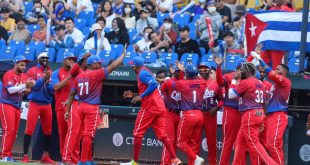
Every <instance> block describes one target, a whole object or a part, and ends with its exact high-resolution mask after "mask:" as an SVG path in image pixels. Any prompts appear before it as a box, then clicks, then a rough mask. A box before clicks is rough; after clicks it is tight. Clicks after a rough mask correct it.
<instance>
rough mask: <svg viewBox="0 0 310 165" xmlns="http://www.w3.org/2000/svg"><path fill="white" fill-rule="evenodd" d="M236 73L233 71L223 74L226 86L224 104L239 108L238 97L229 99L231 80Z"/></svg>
mask: <svg viewBox="0 0 310 165" xmlns="http://www.w3.org/2000/svg"><path fill="white" fill-rule="evenodd" d="M234 74H235V72H231V73H227V74H225V75H224V76H223V79H224V87H225V97H224V105H225V106H228V107H232V108H234V109H238V108H239V101H238V98H234V99H229V97H228V91H229V86H230V84H231V81H232V79H233V76H234Z"/></svg>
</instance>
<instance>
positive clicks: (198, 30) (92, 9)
mask: <svg viewBox="0 0 310 165" xmlns="http://www.w3.org/2000/svg"><path fill="white" fill-rule="evenodd" d="M224 2H225V0H199V1H195V5H193V6H192V7H191V8H189V9H188V10H186V11H185V12H182V13H181V12H180V11H181V10H182V8H184V7H185V6H186V5H187V4H189V3H190V1H188V0H137V1H133V0H132V1H131V0H92V1H91V0H41V1H40V0H34V1H23V0H2V1H1V2H0V7H1V22H0V39H1V41H0V49H1V51H0V52H1V53H2V54H0V59H1V60H7V59H12V57H14V56H16V55H19V54H23V55H25V56H26V57H27V59H29V60H35V59H36V58H35V57H36V55H38V54H39V53H40V52H43V51H46V52H49V53H50V57H51V58H50V61H51V62H60V61H62V60H60V59H62V56H63V53H64V52H66V51H72V52H74V54H75V55H76V56H79V55H81V54H82V53H85V52H87V51H91V52H94V53H98V55H100V57H101V58H104V59H103V60H108V61H109V60H113V59H115V58H116V57H117V56H118V55H119V52H122V49H124V46H125V45H127V48H125V49H127V50H128V51H127V52H128V53H127V55H126V58H127V60H126V59H125V61H130V59H133V57H134V56H136V55H142V56H143V57H144V58H147V59H148V60H146V62H147V63H150V65H151V66H154V67H156V66H163V65H170V64H171V63H172V62H174V60H176V59H178V60H181V61H182V62H184V63H185V64H186V63H187V62H188V61H191V62H192V63H193V64H198V62H199V61H201V60H206V61H208V62H211V63H212V65H215V63H214V62H213V60H212V56H213V55H220V56H224V57H225V59H226V63H227V64H226V66H230V65H233V64H234V63H235V62H236V60H237V59H238V58H240V57H243V56H244V53H243V52H244V51H243V49H244V45H243V39H244V31H243V26H244V19H245V18H244V15H245V13H246V12H247V10H246V7H245V6H243V5H238V4H236V7H235V8H231V5H226V3H224ZM263 2H264V3H263V4H264V5H263V6H261V10H283V11H290V12H295V9H294V6H293V5H292V3H291V1H289V0H274V3H272V1H270V0H263ZM206 17H209V18H210V20H211V28H212V31H209V27H208V24H207V23H206ZM20 46H22V47H24V49H22V50H23V51H20V50H19V48H21V47H20ZM14 47H15V48H14ZM16 47H18V49H16ZM268 53H269V54H268ZM272 53H274V52H272V50H271V52H267V55H269V56H273V54H272ZM277 53H278V54H281V55H282V56H283V54H287V55H290V54H293V58H295V55H294V52H293V53H292V52H276V54H277ZM278 54H277V57H279V56H278ZM282 56H281V57H280V58H273V57H271V58H270V59H272V60H277V62H275V61H271V62H274V63H278V62H279V60H281V62H282ZM125 65H126V62H125ZM293 65H294V64H293ZM294 67H295V68H298V65H296V66H294ZM231 68H233V67H231ZM308 68H310V67H308ZM228 69H229V67H228Z"/></svg>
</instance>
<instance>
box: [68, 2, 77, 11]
mask: <svg viewBox="0 0 310 165" xmlns="http://www.w3.org/2000/svg"><path fill="white" fill-rule="evenodd" d="M72 1H73V0H67V5H68V6H69V7H70V10H71V11H74V12H75V11H76V5H73V3H72Z"/></svg>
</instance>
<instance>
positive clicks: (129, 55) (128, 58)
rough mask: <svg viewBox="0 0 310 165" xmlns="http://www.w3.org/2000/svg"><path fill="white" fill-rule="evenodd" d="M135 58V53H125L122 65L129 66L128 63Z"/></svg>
mask: <svg viewBox="0 0 310 165" xmlns="http://www.w3.org/2000/svg"><path fill="white" fill-rule="evenodd" d="M136 56H137V53H136V52H127V53H126V55H125V58H124V60H123V63H124V65H126V66H130V64H129V62H130V61H133V58H135V57H136Z"/></svg>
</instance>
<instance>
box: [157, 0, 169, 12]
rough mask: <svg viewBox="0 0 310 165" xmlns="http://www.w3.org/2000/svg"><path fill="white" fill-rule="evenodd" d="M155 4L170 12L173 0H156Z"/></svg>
mask: <svg viewBox="0 0 310 165" xmlns="http://www.w3.org/2000/svg"><path fill="white" fill-rule="evenodd" d="M157 4H158V6H159V7H160V8H165V9H167V10H168V12H172V9H173V0H157Z"/></svg>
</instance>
